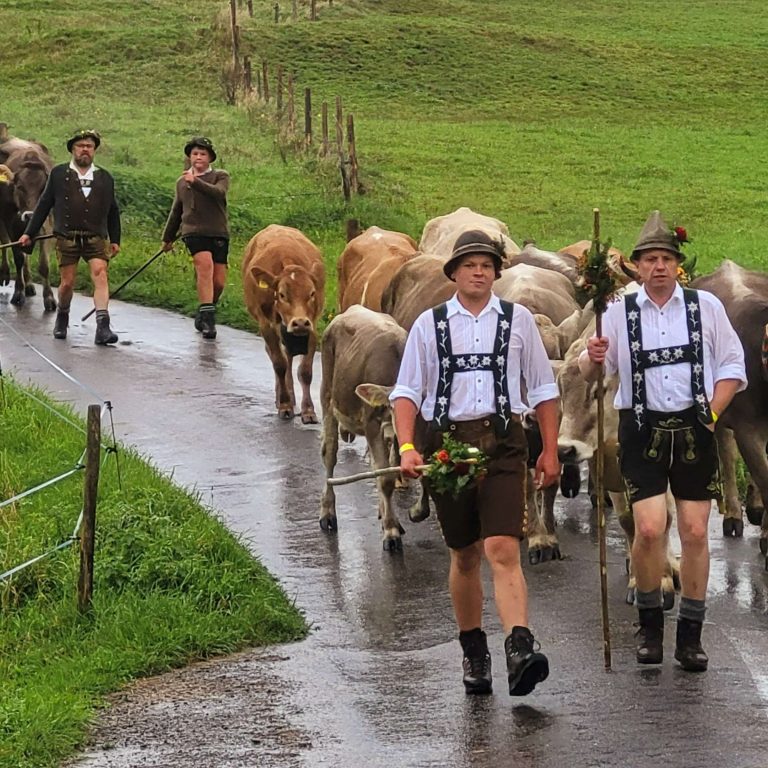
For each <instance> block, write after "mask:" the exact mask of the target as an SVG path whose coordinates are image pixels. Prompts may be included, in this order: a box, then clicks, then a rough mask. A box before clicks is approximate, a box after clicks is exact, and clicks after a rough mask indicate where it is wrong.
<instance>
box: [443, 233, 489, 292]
mask: <svg viewBox="0 0 768 768" xmlns="http://www.w3.org/2000/svg"><path fill="white" fill-rule="evenodd" d="M477 255H483V256H490V257H491V258H492V259H493V263H494V265H495V267H496V278H497V279H498V278H499V277H501V265H502V264H503V263H504V243H503V242H502V241H501V240H494V239H493V238H492V237H491V236H490V235H489V234H487V233H486V232H483V231H482V230H480V229H470V230H468V231H467V232H462V233H461V234H460V235H459V236H458V237H457V238H456V242H455V243H454V244H453V251H452V252H451V258H450V259H448V261H446V262H445V264H443V272H444V273H445V276H446V277H449V278H450V279H451V280H453V272H454V270H455V269H456V267H458V266H459V260H460V259H461V258H462V257H464V256H477Z"/></svg>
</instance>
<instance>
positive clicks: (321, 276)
mask: <svg viewBox="0 0 768 768" xmlns="http://www.w3.org/2000/svg"><path fill="white" fill-rule="evenodd" d="M309 274H310V275H312V280H313V281H314V283H315V285H316V286H317V287H318V288H324V287H325V264H323V262H322V261H316V262H315V263H314V264H312V266H311V267H310V269H309Z"/></svg>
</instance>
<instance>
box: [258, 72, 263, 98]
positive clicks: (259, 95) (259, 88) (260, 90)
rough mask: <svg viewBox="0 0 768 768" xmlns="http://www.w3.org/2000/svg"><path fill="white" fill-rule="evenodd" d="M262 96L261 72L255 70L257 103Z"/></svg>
mask: <svg viewBox="0 0 768 768" xmlns="http://www.w3.org/2000/svg"><path fill="white" fill-rule="evenodd" d="M262 95H263V90H262V87H261V70H260V69H257V70H256V96H257V97H258V99H259V101H261V99H262Z"/></svg>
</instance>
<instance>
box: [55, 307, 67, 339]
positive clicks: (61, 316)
mask: <svg viewBox="0 0 768 768" xmlns="http://www.w3.org/2000/svg"><path fill="white" fill-rule="evenodd" d="M67 328H69V310H67V311H66V312H65V311H64V310H61V309H59V311H58V312H57V313H56V322H55V323H54V325H53V338H54V339H66V338H67Z"/></svg>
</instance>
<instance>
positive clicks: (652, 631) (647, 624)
mask: <svg viewBox="0 0 768 768" xmlns="http://www.w3.org/2000/svg"><path fill="white" fill-rule="evenodd" d="M638 613H639V615H640V628H639V629H638V630H637V633H636V635H635V637H637V663H638V664H661V662H662V659H663V658H664V610H663V609H662V607H661V606H659V607H658V608H640V610H639V611H638Z"/></svg>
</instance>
